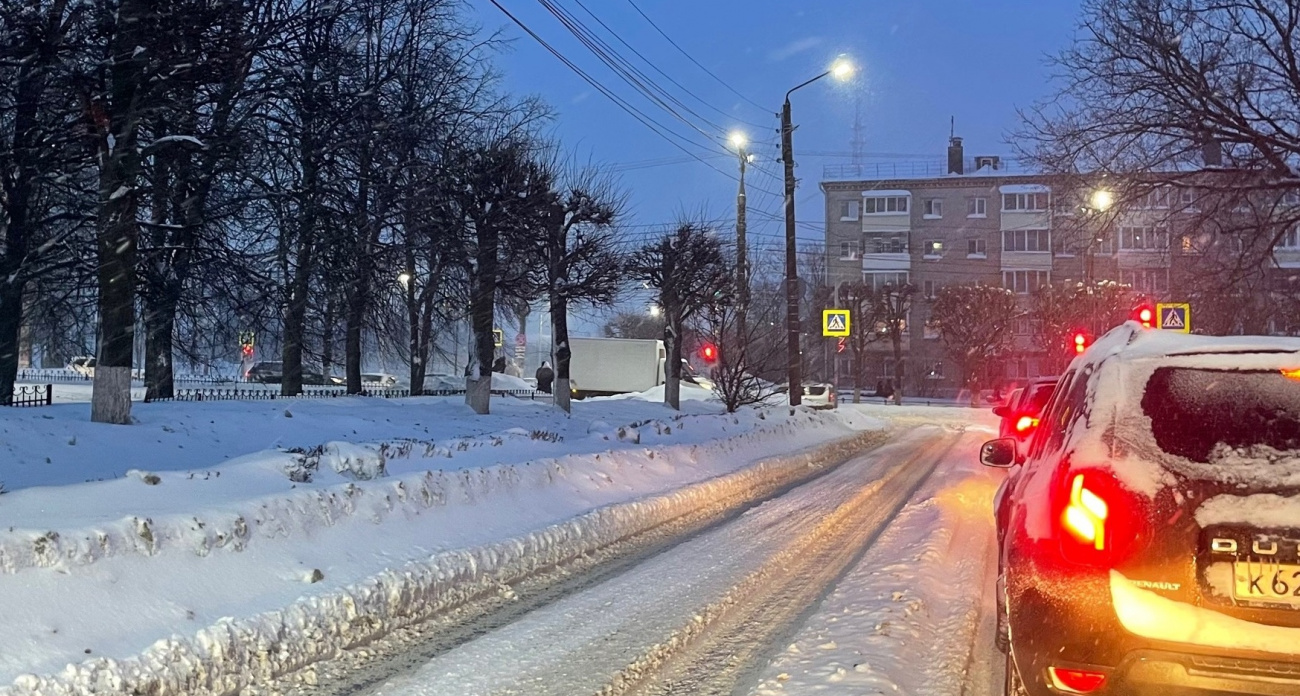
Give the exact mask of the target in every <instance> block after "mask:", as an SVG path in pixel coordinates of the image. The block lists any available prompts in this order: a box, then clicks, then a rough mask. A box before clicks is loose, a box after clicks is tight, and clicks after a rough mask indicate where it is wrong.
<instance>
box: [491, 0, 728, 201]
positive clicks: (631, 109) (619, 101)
mask: <svg viewBox="0 0 1300 696" xmlns="http://www.w3.org/2000/svg"><path fill="white" fill-rule="evenodd" d="M489 1H490V2H491V3H492V5H493V6H495V7H496V8H497V9H498V10H501V13H502V14H504V15H505V16H506V17H507V18H509V19H510V21H512V22H514V23H515V25H517V26H518V27H519V28H520V29H522V30H524V32H525V33H526V34H528V35H529V36H530V37H532V39H533V40H534V41H536V42H537V43H539V44H540V45H541V46H542V47H543V48H545V49H546V50H547V52H549V53H550V54H551V55H553V56H555V57H556V58H557V59H559V61H560V62H561V63H563V64H564V65H565V67H567V68H569V69H570V70H572V71H573V72H574V73H575V74H577V75H578V76H579V77H581V78H582V79H583V81H585V82H586V83H587V84H589V85H591V86H592V88H594V89H595V90H596V91H598V92H600V93H601V94H602V95H604V96H605V97H606V98H607V99H609V100H610V101H612V102H614V104H615V105H617V106H618V107H619V108H620V109H622V110H623V111H625V112H627V114H628V115H629V116H631V117H632V118H634V119H636V120H637V121H638V122H639V123H641V125H643V126H645V127H646V128H649V129H650V131H651V132H653V133H654V134H655V135H658V136H659V137H661V138H663V139H664V140H665V141H667V142H668V143H669V144H670V145H672V146H673V147H675V148H677V149H678V150H681V151H682V152H684V153H686V154H687V155H689V156H690V157H692V158H694V159H696V160H698V161H699V162H700V163H701V164H703V165H705V166H706V167H708V168H710V169H712V170H714V171H716V172H718V173H719V174H722V175H723V176H725V177H727V178H729V179H731V180H732V181H739V180H740V179H739V178H738V177H736V176H735V175H732V174H728V173H727V172H725V171H723V170H722V169H719V168H718V167H715V166H713V165H712V164H710V163H709V162H707V161H705V160H704V159H703V158H702V157H700V156H699V155H698V154H696V153H694V152H691V151H690V150H688V149H686V148H685V147H683V146H682V145H681V143H678V142H677V141H676V140H673V139H672V138H671V137H669V135H672V136H675V137H677V138H680V139H682V140H686V139H685V138H682V136H681V135H679V134H677V133H675V132H673V131H672V130H671V129H669V128H667V127H666V126H664V125H663V124H660V123H659V122H657V121H655V120H654V119H653V118H651V117H650V116H649V115H647V114H645V113H644V112H642V111H641V110H640V109H637V108H636V107H635V106H633V105H632V104H630V103H628V102H627V101H626V100H624V99H623V98H622V97H619V96H618V95H617V94H614V93H613V91H611V90H610V89H609V88H608V87H606V86H605V85H603V84H601V83H600V81H599V80H596V79H595V78H594V77H592V76H591V75H589V74H587V72H586V71H584V70H583V69H582V68H580V67H578V65H577V64H575V63H574V62H573V61H571V60H569V59H568V58H567V57H565V55H564V54H563V53H561V52H560V51H559V50H557V49H556V48H555V47H553V46H551V44H549V43H547V42H546V40H545V39H543V38H542V37H541V36H539V35H538V34H537V32H535V31H533V30H532V29H531V28H529V26H528V25H527V24H524V23H523V21H521V20H520V19H519V18H518V17H516V16H514V15H513V14H511V13H510V11H509V10H507V9H506V8H505V7H503V6H502V5H501V3H500V2H498V0H489ZM686 142H688V143H689V142H690V141H689V140H686ZM691 144H692V145H694V143H691Z"/></svg>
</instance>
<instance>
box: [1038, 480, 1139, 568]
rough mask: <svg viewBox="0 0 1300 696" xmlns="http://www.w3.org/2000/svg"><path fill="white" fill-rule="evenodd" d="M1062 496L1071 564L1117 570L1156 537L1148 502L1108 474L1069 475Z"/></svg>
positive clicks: (1063, 532) (1063, 541)
mask: <svg viewBox="0 0 1300 696" xmlns="http://www.w3.org/2000/svg"><path fill="white" fill-rule="evenodd" d="M1059 496H1060V497H1059V500H1060V501H1061V502H1060V503H1058V505H1057V507H1056V509H1057V510H1058V511H1059V516H1058V517H1057V519H1058V520H1059V524H1060V528H1061V533H1060V535H1059V536H1060V537H1061V548H1062V551H1063V553H1064V555H1065V557H1066V559H1068V560H1071V561H1074V562H1076V563H1084V564H1087V565H1093V566H1104V567H1113V566H1114V565H1115V564H1116V563H1119V562H1120V561H1123V560H1125V559H1126V558H1128V557H1129V556H1131V555H1132V554H1133V552H1134V551H1136V550H1137V549H1138V548H1139V547H1140V546H1141V545H1142V544H1145V543H1146V540H1147V539H1148V538H1149V536H1150V529H1149V523H1148V521H1147V513H1148V508H1149V504H1148V502H1147V501H1146V499H1145V498H1143V497H1141V496H1139V495H1138V494H1136V493H1133V492H1132V491H1130V490H1128V489H1127V488H1125V487H1124V486H1123V484H1121V483H1120V482H1119V481H1117V480H1116V479H1115V476H1114V475H1113V474H1112V473H1110V472H1108V471H1104V470H1099V469H1088V470H1082V471H1081V470H1077V469H1069V470H1067V471H1066V472H1065V476H1064V480H1063V481H1062V482H1061V489H1060V493H1059Z"/></svg>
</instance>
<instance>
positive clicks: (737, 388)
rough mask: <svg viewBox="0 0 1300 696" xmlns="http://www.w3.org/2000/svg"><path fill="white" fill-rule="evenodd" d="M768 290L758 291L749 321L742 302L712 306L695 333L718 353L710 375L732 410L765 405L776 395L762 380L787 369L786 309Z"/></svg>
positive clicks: (749, 308) (728, 410)
mask: <svg viewBox="0 0 1300 696" xmlns="http://www.w3.org/2000/svg"><path fill="white" fill-rule="evenodd" d="M767 289H768V288H767V286H763V285H760V286H759V287H758V293H756V294H757V299H758V302H751V303H750V305H749V307H748V311H747V313H746V316H745V318H744V321H742V320H741V315H740V312H741V307H740V304H739V303H738V302H719V303H714V304H711V305H710V306H709V307H708V309H707V310H706V311H705V313H704V314H703V315H702V316H701V318H700V320H699V321H698V322H696V333H697V335H698V336H700V337H701V338H702V339H703V340H705V341H708V342H710V343H712V344H713V345H715V346H716V347H717V349H718V355H717V362H716V364H715V365H714V366H713V368H712V369H711V370H710V371H709V378H710V379H711V380H713V385H714V386H713V391H714V392H715V393H716V394H717V395H718V398H719V399H721V400H722V404H723V406H725V407H726V409H727V412H728V413H731V412H734V411H735V410H736V409H738V408H740V407H742V406H749V405H752V404H760V403H764V402H766V401H767V400H768V399H769V398H770V397H772V396H773V395H775V394H776V393H777V385H776V384H775V383H774V382H771V381H767V380H766V379H763V377H764V376H769V375H772V374H774V373H780V372H781V371H782V370H784V369H785V367H786V364H785V347H784V345H783V343H782V341H783V340H784V338H785V328H784V325H783V324H781V322H780V321H779V319H781V318H782V316H783V310H784V306H783V305H782V304H781V303H780V302H771V301H768V300H769V298H770V297H771V294H770V293H769V292H767Z"/></svg>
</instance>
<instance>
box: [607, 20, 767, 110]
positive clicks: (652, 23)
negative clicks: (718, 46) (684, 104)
mask: <svg viewBox="0 0 1300 696" xmlns="http://www.w3.org/2000/svg"><path fill="white" fill-rule="evenodd" d="M627 4H629V5H631V6H632V9H634V10H636V12H637V14H639V15H641V17H642V18H643V19H645V21H647V22H649V23H650V26H652V27H654V30H655V31H657V32H659V35H660V36H662V37H664V39H666V40H667V41H668V43H669V44H672V47H673V48H675V49H677V50H678V51H679V52H680V53H681V54H682V55H684V56H686V59H687V60H689V61H691V62H692V63H694V64H695V67H697V68H699V69H700V70H703V71H704V73H705V74H706V75H708V76H709V77H712V78H713V79H715V80H717V81H718V84H720V85H722V86H723V87H726V88H727V89H728V90H730V91H731V93H732V94H734V95H736V96H737V97H740V98H741V99H743V100H745V101H747V102H749V103H750V104H752V105H754V106H756V107H758V108H759V109H762V110H763V111H768V107H766V106H763V105H762V104H759V103H758V102H756V101H754V100H753V99H750V98H749V97H746V96H745V95H743V94H741V93H740V92H739V91H737V90H736V88H735V87H732V86H731V85H729V84H727V83H726V81H724V80H723V79H722V78H721V77H718V76H717V75H715V74H713V71H712V70H709V69H708V68H706V67H704V65H702V64H701V63H700V61H698V60H695V57H694V56H692V55H691V54H690V53H687V52H686V49H684V48H682V47H681V46H679V45H677V42H676V41H673V37H671V36H669V35H668V34H667V33H666V32H664V30H663V29H660V28H659V25H658V24H655V21H654V20H653V19H650V16H649V15H647V14H646V13H645V12H643V11H642V10H641V8H640V7H638V6H637V4H636V3H635V2H633V0H627ZM769 113H770V112H769Z"/></svg>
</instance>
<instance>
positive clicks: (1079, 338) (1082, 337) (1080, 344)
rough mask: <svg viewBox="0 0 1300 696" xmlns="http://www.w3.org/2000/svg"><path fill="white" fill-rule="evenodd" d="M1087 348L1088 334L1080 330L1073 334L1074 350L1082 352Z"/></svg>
mask: <svg viewBox="0 0 1300 696" xmlns="http://www.w3.org/2000/svg"><path fill="white" fill-rule="evenodd" d="M1087 349H1088V335H1087V334H1085V333H1083V332H1082V331H1080V332H1078V333H1076V334H1074V352H1075V353H1076V354H1077V353H1082V352H1083V351H1085V350H1087Z"/></svg>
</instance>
